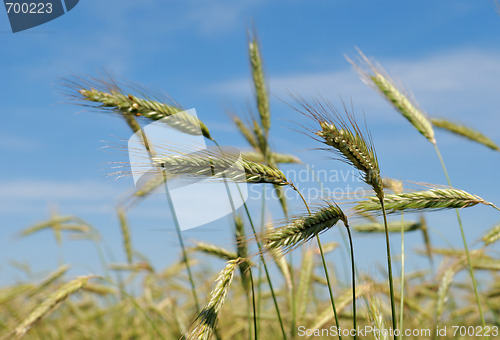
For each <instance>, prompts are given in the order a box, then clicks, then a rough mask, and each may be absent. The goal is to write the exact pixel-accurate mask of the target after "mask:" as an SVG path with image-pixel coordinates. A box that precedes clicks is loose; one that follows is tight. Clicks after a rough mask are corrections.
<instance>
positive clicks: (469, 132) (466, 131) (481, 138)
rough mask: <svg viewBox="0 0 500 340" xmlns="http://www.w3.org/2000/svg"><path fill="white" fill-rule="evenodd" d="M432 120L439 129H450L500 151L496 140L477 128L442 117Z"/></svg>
mask: <svg viewBox="0 0 500 340" xmlns="http://www.w3.org/2000/svg"><path fill="white" fill-rule="evenodd" d="M431 122H432V125H434V126H435V127H437V128H439V129H443V130H446V131H449V132H451V133H454V134H456V135H459V136H461V137H464V138H467V139H468V140H471V141H473V142H476V143H479V144H483V145H484V146H486V147H488V148H490V149H493V150H495V151H500V148H499V147H498V145H497V144H495V142H494V141H492V140H491V139H490V138H488V137H486V136H485V135H483V134H482V133H481V132H479V131H477V130H474V129H471V128H469V127H467V126H464V125H460V124H456V123H453V122H450V121H449V120H446V119H442V118H431Z"/></svg>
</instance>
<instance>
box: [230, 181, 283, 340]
mask: <svg viewBox="0 0 500 340" xmlns="http://www.w3.org/2000/svg"><path fill="white" fill-rule="evenodd" d="M239 189H240V188H239V186H238V190H239ZM239 191H240V194H241V190H239ZM241 195H242V194H241ZM242 198H243V195H242ZM243 201H244V200H243ZM243 207H244V208H245V212H246V214H247V216H248V220H249V222H250V226H251V227H252V232H253V233H254V235H255V241H256V243H257V247H258V248H259V254H260V259H261V261H262V264H263V266H264V272H265V273H266V277H267V282H268V284H269V289H270V290H271V296H272V298H273V302H274V307H275V308H276V314H277V315H278V321H279V323H280V327H281V333H282V335H283V339H284V340H286V339H287V336H286V332H285V327H284V326H283V320H282V319H281V313H280V309H279V306H278V301H277V300H276V294H275V293H274V288H273V284H272V283H271V275H269V270H268V269H267V264H266V261H265V259H264V254H263V252H262V244H261V243H260V241H259V238H258V236H257V235H258V234H257V230H255V226H254V224H253V221H252V217H251V215H250V211H249V210H248V207H247V205H246V203H245V202H243Z"/></svg>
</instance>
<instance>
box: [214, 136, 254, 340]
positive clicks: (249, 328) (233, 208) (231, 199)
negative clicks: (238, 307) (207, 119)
mask: <svg viewBox="0 0 500 340" xmlns="http://www.w3.org/2000/svg"><path fill="white" fill-rule="evenodd" d="M212 141H213V142H214V144H215V145H216V146H217V147H218V148H219V149H220V150H222V149H221V147H220V145H219V143H217V142H216V141H215V140H214V139H212ZM223 178H224V185H225V187H226V192H227V196H228V199H229V204H230V205H231V210H232V213H233V218H234V219H235V221H236V208H235V206H234V202H233V197H232V195H231V190H229V185H228V184H227V181H226V177H225V176H224V175H223ZM236 185H237V186H238V184H236ZM238 190H239V187H238ZM240 194H241V191H240ZM235 228H236V225H235ZM248 271H249V276H250V284H251V286H252V302H253V303H252V307H253V323H254V325H253V326H254V331H255V335H254V336H255V339H256V340H257V338H258V333H257V316H256V309H255V287H254V282H253V276H252V268H251V266H249V267H248ZM259 286H260V282H259ZM248 305H250V303H248ZM247 309H249V308H247ZM251 333H252V332H251V322H249V327H248V335H249V338H250V339H251Z"/></svg>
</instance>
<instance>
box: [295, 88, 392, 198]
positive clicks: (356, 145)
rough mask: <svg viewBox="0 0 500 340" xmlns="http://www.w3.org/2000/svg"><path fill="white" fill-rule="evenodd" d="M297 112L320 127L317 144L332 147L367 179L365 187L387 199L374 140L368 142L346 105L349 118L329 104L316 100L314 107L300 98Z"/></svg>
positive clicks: (317, 133) (345, 109) (369, 139)
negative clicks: (320, 143)
mask: <svg viewBox="0 0 500 340" xmlns="http://www.w3.org/2000/svg"><path fill="white" fill-rule="evenodd" d="M296 100H297V102H298V104H299V108H296V110H297V111H299V112H301V113H302V114H304V115H306V116H308V117H310V118H312V119H313V120H314V121H316V122H317V123H318V124H319V127H320V130H319V131H317V132H315V135H316V136H318V138H317V140H319V141H320V142H322V143H324V144H326V145H328V146H330V147H331V148H332V150H333V151H335V152H336V153H337V154H338V155H339V156H340V157H341V159H342V160H344V161H345V162H346V163H348V164H350V165H352V166H353V167H355V168H356V169H358V170H359V171H360V173H361V174H362V175H363V180H364V181H365V183H367V184H368V185H370V186H371V187H372V188H373V191H375V193H376V194H377V197H381V198H382V197H383V196H384V190H383V185H382V178H381V177H380V168H379V165H378V160H377V155H376V153H375V149H374V147H373V143H372V141H371V138H366V137H365V136H364V134H363V133H362V131H361V129H360V128H359V126H358V125H357V123H356V120H355V118H354V115H353V114H352V113H349V111H348V110H347V108H346V107H345V105H344V111H345V116H346V118H347V119H344V118H343V117H341V115H340V113H339V112H338V111H337V109H335V107H333V105H331V104H330V103H329V102H326V101H319V100H314V101H313V103H312V104H310V103H307V102H306V101H304V100H303V99H300V98H296Z"/></svg>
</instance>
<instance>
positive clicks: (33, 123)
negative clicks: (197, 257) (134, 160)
mask: <svg viewBox="0 0 500 340" xmlns="http://www.w3.org/2000/svg"><path fill="white" fill-rule="evenodd" d="M252 23H253V24H254V25H255V27H256V28H257V30H258V33H259V38H260V41H261V44H262V54H263V57H264V61H265V69H266V73H267V76H268V78H269V85H270V88H271V91H272V93H273V98H272V102H271V105H272V115H273V118H272V144H273V147H274V148H275V149H276V150H278V151H281V152H289V153H295V154H296V155H298V156H299V157H300V158H301V159H302V160H303V161H304V163H308V164H315V165H316V166H317V167H318V168H327V169H330V168H331V169H339V170H344V171H347V170H349V168H348V167H346V166H345V165H343V164H342V163H340V162H335V161H331V160H327V159H325V158H326V157H327V156H328V155H326V154H324V153H321V152H319V151H311V149H312V148H314V147H315V146H317V145H316V144H315V143H314V141H313V140H311V139H310V138H308V137H307V136H304V135H303V134H301V133H298V132H296V131H295V130H296V129H297V128H300V127H298V126H297V125H296V124H295V123H294V122H299V123H302V124H307V121H305V120H304V118H303V117H301V116H300V115H298V114H297V113H295V112H294V111H292V110H290V108H289V107H288V106H287V105H285V104H283V103H282V102H281V100H285V101H287V100H289V97H288V95H287V91H288V90H290V91H293V92H296V93H298V94H300V95H302V96H304V97H306V98H312V97H313V96H318V95H321V96H323V97H325V98H327V99H329V100H331V101H332V102H333V103H334V104H335V105H340V98H342V99H344V100H345V101H347V102H350V101H352V103H353V105H354V109H355V111H356V112H357V113H365V115H366V120H367V124H368V126H369V128H370V131H371V133H372V135H373V139H374V142H375V146H376V149H377V153H378V156H379V162H380V164H381V168H382V174H383V175H384V176H388V177H393V178H399V179H404V180H408V181H414V182H428V183H436V184H445V178H444V176H443V174H442V170H441V168H440V166H439V162H438V159H437V157H436V156H435V154H434V150H433V148H432V146H431V145H430V144H429V143H428V142H426V140H425V139H424V138H423V137H422V136H420V135H419V134H418V132H416V131H415V130H414V129H413V128H412V127H411V126H410V125H409V124H408V123H407V122H406V121H405V120H404V119H403V118H402V117H400V116H399V114H398V113H396V112H395V111H394V110H393V109H392V108H391V107H390V106H389V105H388V104H387V103H386V102H385V101H384V100H383V99H381V98H380V97H379V96H378V95H377V94H376V93H375V92H374V91H373V90H371V89H370V88H368V87H367V86H366V85H365V84H363V83H362V82H361V80H360V79H359V77H358V75H357V74H356V72H355V71H354V70H353V69H352V67H351V66H350V64H349V63H348V62H346V60H345V58H344V54H347V55H349V56H351V57H352V56H355V53H356V50H355V46H357V47H359V48H361V49H362V50H363V51H364V53H365V54H367V55H368V56H373V57H375V58H376V59H377V60H378V61H379V62H380V63H381V64H382V65H383V66H384V67H385V69H386V70H387V71H388V72H389V73H390V74H391V75H392V77H393V78H394V79H396V80H397V81H400V82H401V83H403V84H404V85H405V86H406V87H407V88H408V89H410V90H411V91H412V93H413V94H414V96H415V98H416V99H417V101H418V102H419V104H420V106H421V107H422V108H423V109H424V110H426V111H427V112H428V113H429V114H430V115H433V116H442V117H446V118H449V119H454V120H457V121H459V122H462V123H464V124H468V125H470V126H472V127H475V128H477V129H478V130H480V131H482V132H484V133H485V134H487V135H488V136H490V137H491V138H492V139H493V140H495V141H496V142H497V143H500V129H499V118H498V117H499V112H498V108H499V107H500V96H499V95H498V79H500V63H498V60H500V47H499V45H498V37H499V34H500V17H499V15H498V13H497V12H496V8H495V5H494V3H493V2H492V1H439V2H436V1H405V2H401V1H387V2H385V3H384V5H382V4H381V3H380V2H379V3H374V2H368V1H363V2H352V1H299V0H293V1H286V2H285V1H263V0H257V1H229V0H227V1H205V0H197V1H195V0H187V1H153V0H146V1H141V2H138V1H131V0H122V1H106V2H103V1H101V2H98V1H81V2H80V4H79V5H78V6H77V7H75V9H73V10H72V11H71V12H69V13H68V14H66V15H64V16H62V17H60V18H58V19H56V20H54V21H52V22H49V23H47V24H45V25H43V26H40V27H38V28H34V29H31V30H28V31H25V32H21V33H17V34H12V33H11V32H10V27H9V24H8V20H7V15H6V14H5V13H4V12H3V11H2V14H0V41H1V46H2V50H1V53H0V74H1V75H2V77H1V79H2V91H1V92H0V93H1V94H0V99H1V108H2V117H3V123H2V124H0V152H1V155H2V170H1V171H2V174H3V176H2V177H1V179H0V249H1V250H0V271H1V272H2V274H1V276H2V281H3V280H6V281H13V280H15V279H16V278H18V277H22V276H21V275H20V274H19V272H17V271H15V270H13V269H11V268H10V265H9V260H11V259H16V260H17V261H21V262H27V263H30V264H32V266H33V268H34V270H35V271H40V270H47V269H54V268H55V267H56V266H57V259H58V250H57V249H56V247H55V242H54V241H53V236H52V235H51V234H50V233H48V232H44V233H40V234H38V235H36V236H32V237H31V238H27V239H19V238H16V237H14V236H15V234H16V232H18V231H19V230H21V229H22V228H24V227H27V226H29V225H31V224H33V223H35V222H37V221H40V220H43V219H45V218H47V216H48V214H49V211H50V209H51V208H55V207H57V209H58V210H59V212H60V213H61V214H76V215H78V216H80V217H82V218H84V219H85V220H88V221H89V222H90V223H92V224H93V225H94V226H95V227H96V228H98V229H99V230H100V232H101V233H102V234H103V237H104V238H105V240H106V242H107V243H108V244H109V245H110V246H111V248H112V249H113V252H114V253H115V254H116V257H117V259H118V260H123V258H124V256H123V252H122V250H121V246H120V243H121V242H120V235H119V229H118V225H117V218H116V216H115V215H116V214H115V213H114V207H115V205H116V204H117V202H118V201H119V197H120V195H122V194H123V193H124V192H127V190H130V189H131V188H132V180H131V179H130V178H129V179H122V180H119V181H114V180H113V179H111V178H109V177H106V173H108V172H109V165H106V162H112V161H116V157H118V156H117V155H115V154H113V153H112V152H111V153H110V152H105V151H103V150H102V149H101V148H102V147H103V146H104V145H106V143H103V142H102V141H103V140H106V141H110V140H116V138H122V139H128V138H129V137H130V132H129V131H128V129H127V127H126V126H125V124H124V123H123V122H122V121H120V120H119V119H117V118H116V117H113V116H111V115H107V114H102V113H97V112H86V111H85V110H83V109H82V108H81V107H77V106H74V105H71V104H67V102H68V99H67V98H65V97H64V96H63V95H62V94H61V88H60V86H59V85H58V84H59V83H60V77H62V76H68V75H72V74H83V75H91V76H98V75H99V74H100V73H102V70H107V71H111V72H113V73H115V74H116V75H118V76H120V77H123V78H124V79H129V80H132V81H134V82H138V83H141V84H143V85H145V86H146V87H149V88H152V89H154V90H155V91H163V92H165V93H168V95H170V96H171V97H172V98H174V99H175V100H176V101H178V102H180V103H182V104H183V106H184V107H186V108H196V111H197V114H198V116H199V117H200V118H201V119H202V120H203V121H204V122H205V123H206V125H208V126H209V128H210V130H211V131H212V133H213V134H215V135H216V136H217V139H218V140H219V141H221V142H222V143H223V144H227V145H235V146H238V147H242V148H245V147H246V146H245V143H244V141H243V139H242V138H241V137H240V136H239V135H238V133H237V131H236V130H235V129H234V127H233V126H232V124H231V122H230V120H229V119H228V115H227V112H228V111H234V112H239V113H243V112H244V110H245V108H246V106H247V105H249V104H251V103H252V98H253V94H252V89H251V83H250V76H249V67H248V61H247V50H246V49H247V46H246V39H247V30H248V28H249V27H251V25H252ZM437 139H438V143H439V145H440V147H441V149H442V153H443V155H444V157H445V160H446V162H447V165H448V168H449V170H450V175H451V177H452V181H453V183H454V185H455V187H458V188H462V189H465V190H467V191H469V192H471V193H474V194H478V195H480V196H481V197H483V198H485V199H487V200H490V201H493V202H496V203H497V204H498V203H500V193H499V190H498V189H499V185H498V176H496V175H495V174H496V173H497V172H498V170H496V169H498V168H499V166H500V157H499V156H500V155H499V154H498V153H495V152H493V151H491V150H489V149H486V148H484V147H482V146H479V145H474V144H471V143H467V142H464V141H463V140H460V139H458V138H456V137H453V136H449V135H447V134H444V133H440V132H438V134H437ZM122 156H123V155H122ZM285 169H287V170H288V169H297V168H293V167H285ZM252 204H254V205H255V207H254V208H256V207H257V206H258V203H257V202H253V203H251V205H252ZM292 204H293V206H294V207H296V209H295V210H294V211H295V212H297V213H298V212H301V208H300V206H299V202H298V201H297V202H295V201H294V202H292ZM281 217H282V216H281V215H280V211H279V209H277V206H276V205H275V204H273V205H271V211H270V212H269V213H268V219H276V218H277V219H279V218H281ZM463 218H464V221H465V225H466V232H467V236H468V238H469V240H470V241H471V243H472V242H473V241H475V240H477V239H478V238H479V237H480V236H481V235H482V233H484V231H485V230H487V228H489V227H491V226H492V225H493V224H495V223H497V222H498V221H499V220H500V216H498V215H497V212H495V210H492V209H491V208H487V207H474V208H471V209H468V210H466V211H464V212H463ZM429 222H430V224H431V228H432V229H433V230H435V231H436V233H433V239H434V240H435V243H436V244H437V245H445V244H446V241H445V240H443V237H441V236H440V235H439V234H442V235H446V239H447V240H448V241H449V242H450V243H451V244H452V245H453V246H456V247H460V246H461V243H460V239H459V235H458V226H457V225H456V220H455V218H454V212H441V213H435V214H432V215H429ZM130 223H131V228H132V231H133V235H132V236H133V241H134V243H135V246H136V248H137V249H138V250H139V251H142V252H144V253H145V254H146V255H148V256H149V257H150V258H151V259H152V260H153V263H154V264H155V265H156V266H158V267H162V266H164V265H165V264H167V263H170V262H172V261H173V260H174V259H176V258H177V251H178V248H177V243H176V241H175V238H174V233H173V229H172V225H171V220H170V217H169V214H168V211H167V209H166V203H165V202H153V201H152V202H144V203H143V204H141V205H139V206H137V207H135V208H134V209H133V210H132V211H130ZM162 228H164V230H163V231H161V230H160V231H159V229H162ZM185 237H186V238H187V239H188V240H191V239H196V240H204V241H208V242H216V243H218V244H221V245H224V246H226V247H231V233H230V231H229V226H228V224H227V220H221V221H219V223H214V224H211V225H210V226H209V227H202V228H198V229H194V230H191V231H188V232H185ZM323 237H324V239H325V240H328V241H333V240H338V234H337V232H336V231H332V232H331V233H328V234H326V235H324V236H323ZM356 239H357V240H356V241H357V244H358V249H360V251H359V252H358V255H357V256H358V260H359V265H360V268H362V269H364V270H366V271H372V270H374V269H373V268H376V267H377V266H378V265H380V266H383V260H384V257H383V256H384V250H383V249H384V243H383V239H382V238H380V237H374V238H371V237H370V238H367V237H365V236H359V235H357V236H356ZM393 239H394V247H395V249H397V248H398V247H399V245H398V244H399V243H398V242H399V239H398V237H394V238H393ZM407 242H408V247H409V248H410V249H411V248H418V247H419V246H420V244H421V239H420V235H412V236H408V237H407ZM64 247H65V248H64V255H65V259H66V261H68V262H70V263H72V264H73V267H74V268H75V269H74V271H75V273H76V272H86V271H91V270H92V271H98V270H99V268H98V265H97V258H96V256H95V255H94V252H93V248H92V247H90V246H89V245H88V244H86V243H85V242H82V241H67V242H66V243H65V246H64ZM363 249H369V250H370V251H369V252H368V251H366V250H363ZM374 253H375V254H377V255H376V256H375V257H374V256H373V254H374ZM335 256H341V254H333V255H332V259H334V258H335ZM408 261H409V262H410V268H413V267H414V268H417V267H418V266H419V265H421V264H422V260H421V258H420V257H418V256H414V255H412V256H409V257H408ZM422 265H425V263H424V264H422ZM411 266H413V267H411Z"/></svg>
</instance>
